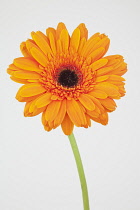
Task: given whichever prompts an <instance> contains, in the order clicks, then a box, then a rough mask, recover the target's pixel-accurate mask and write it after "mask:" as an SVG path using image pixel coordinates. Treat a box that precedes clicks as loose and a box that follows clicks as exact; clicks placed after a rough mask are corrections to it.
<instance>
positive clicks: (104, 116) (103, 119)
mask: <svg viewBox="0 0 140 210" xmlns="http://www.w3.org/2000/svg"><path fill="white" fill-rule="evenodd" d="M100 122H101V124H102V125H107V123H108V113H107V112H104V113H103V114H101V115H100Z"/></svg>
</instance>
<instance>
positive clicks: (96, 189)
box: [0, 0, 140, 210]
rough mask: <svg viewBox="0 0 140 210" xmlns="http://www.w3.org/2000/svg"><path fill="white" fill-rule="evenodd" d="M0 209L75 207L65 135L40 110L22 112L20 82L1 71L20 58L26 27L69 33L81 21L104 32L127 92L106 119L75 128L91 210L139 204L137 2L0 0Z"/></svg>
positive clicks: (74, 178) (135, 208)
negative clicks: (119, 61) (60, 27)
mask: <svg viewBox="0 0 140 210" xmlns="http://www.w3.org/2000/svg"><path fill="white" fill-rule="evenodd" d="M0 4H1V5H0V10H1V11H0V16H1V17H0V31H1V32H0V37H1V38H0V41H1V44H0V63H1V71H0V81H1V83H0V84H1V85H0V89H1V90H0V101H1V102H0V112H1V117H0V119H1V131H0V209H1V210H46V209H47V210H82V209H83V207H82V197H81V189H80V183H79V178H78V174H77V169H76V166H75V162H74V158H73V154H72V151H71V148H70V145H69V141H68V138H67V136H65V135H64V134H63V133H62V131H61V129H60V128H57V129H56V130H54V131H51V132H49V133H47V132H45V131H44V129H43V126H42V124H41V121H40V116H37V117H33V118H24V117H23V108H24V103H19V102H18V101H16V100H15V98H14V97H15V94H16V92H17V90H18V88H19V87H20V86H21V85H20V84H17V83H14V82H12V81H11V80H10V79H9V75H8V74H6V68H7V66H8V65H9V64H10V63H12V61H13V59H14V58H15V57H20V56H21V53H20V50H19V45H20V43H21V42H22V41H24V40H26V39H27V38H29V37H30V32H31V31H37V30H41V31H43V32H45V29H46V28H47V27H56V25H57V23H58V22H60V21H63V22H65V24H66V26H67V28H68V30H69V32H70V33H71V32H72V31H73V29H74V28H75V27H77V25H78V24H79V23H81V22H84V23H85V24H86V26H87V28H88V30H89V36H91V35H92V34H93V33H96V32H101V33H106V34H107V35H108V36H109V37H110V39H111V46H110V49H109V51H108V53H107V54H108V55H109V54H122V55H123V56H124V57H125V60H126V62H127V63H128V69H129V71H128V73H127V74H126V75H125V78H126V90H127V94H126V96H125V97H123V98H122V99H121V100H119V101H117V105H118V108H117V110H116V111H115V112H113V113H111V114H110V115H109V116H110V120H109V124H108V125H107V126H102V125H100V124H97V123H94V122H93V123H92V127H91V128H89V129H84V128H75V130H74V133H75V136H76V139H77V142H78V146H79V149H80V153H81V156H82V160H83V164H84V168H85V173H86V178H87V183H88V189H89V199H90V206H91V210H140V164H139V162H140V153H139V150H140V134H139V130H140V120H139V119H140V111H139V110H140V82H139V81H140V65H139V62H140V50H139V49H140V41H139V37H140V26H139V22H140V15H139V8H140V1H138V0H98V1H97V0H96V1H95V0H87V1H85V0H75V1H72V0H71V1H67V0H46V1H45V0H42V1H41V0H34V1H33V0H32V1H31V0H24V1H20V0H11V1H9V0H4V1H0Z"/></svg>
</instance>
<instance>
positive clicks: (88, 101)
mask: <svg viewBox="0 0 140 210" xmlns="http://www.w3.org/2000/svg"><path fill="white" fill-rule="evenodd" d="M78 99H79V101H80V102H81V104H82V105H83V106H84V107H85V108H86V109H88V110H91V111H92V110H94V109H95V104H94V103H93V101H92V100H91V99H90V98H89V97H88V95H87V94H81V95H80V97H79V98H78Z"/></svg>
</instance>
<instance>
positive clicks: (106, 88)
mask: <svg viewBox="0 0 140 210" xmlns="http://www.w3.org/2000/svg"><path fill="white" fill-rule="evenodd" d="M94 89H95V90H96V89H97V90H101V91H103V92H105V93H106V94H107V95H108V96H110V97H113V98H116V99H118V98H120V93H119V91H118V87H117V86H116V85H113V84H111V83H108V82H102V83H99V84H97V85H95V87H94Z"/></svg>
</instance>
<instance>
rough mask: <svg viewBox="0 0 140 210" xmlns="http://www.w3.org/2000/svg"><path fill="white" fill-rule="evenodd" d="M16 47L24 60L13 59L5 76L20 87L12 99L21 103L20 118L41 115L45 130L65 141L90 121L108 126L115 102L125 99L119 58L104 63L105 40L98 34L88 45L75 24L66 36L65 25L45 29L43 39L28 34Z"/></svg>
mask: <svg viewBox="0 0 140 210" xmlns="http://www.w3.org/2000/svg"><path fill="white" fill-rule="evenodd" d="M31 36H32V39H28V40H27V41H26V42H22V43H21V45H20V49H21V52H22V53H23V55H24V57H20V58H16V59H14V61H13V64H11V65H10V66H9V68H8V70H7V72H8V73H9V74H10V75H11V79H12V80H14V81H15V82H18V83H22V84H24V85H23V86H22V87H21V88H20V89H19V91H18V92H17V95H16V99H17V100H18V101H20V102H26V105H25V109H24V115H25V116H28V117H32V116H35V115H38V114H40V113H42V123H43V125H44V128H45V130H47V131H50V130H51V129H54V128H56V127H58V126H59V125H61V126H62V130H63V132H64V133H65V134H66V135H70V134H71V133H72V130H73V127H74V125H76V126H77V127H85V128H87V127H89V126H91V119H92V120H94V121H96V122H99V123H101V124H103V125H106V124H107V123H108V112H112V111H114V110H115V108H116V103H115V101H114V99H119V98H120V97H122V96H124V94H125V90H124V78H122V77H121V76H122V75H123V74H124V73H125V72H126V71H127V65H126V63H125V62H124V60H123V57H122V56H121V55H111V56H107V57H103V56H104V55H105V53H106V52H107V50H108V47H109V43H110V40H109V38H108V37H107V36H106V35H104V34H100V33H96V34H94V35H93V36H91V37H90V38H89V39H88V38H87V37H88V31H87V29H86V27H85V25H84V24H83V23H82V24H80V25H79V26H78V27H77V28H76V29H75V30H74V31H73V33H72V36H70V35H69V33H68V31H67V29H66V26H65V25H64V23H59V24H58V26H57V29H56V30H55V29H54V28H48V29H47V30H46V35H45V34H43V33H42V32H40V31H37V32H32V33H31Z"/></svg>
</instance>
